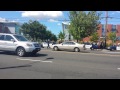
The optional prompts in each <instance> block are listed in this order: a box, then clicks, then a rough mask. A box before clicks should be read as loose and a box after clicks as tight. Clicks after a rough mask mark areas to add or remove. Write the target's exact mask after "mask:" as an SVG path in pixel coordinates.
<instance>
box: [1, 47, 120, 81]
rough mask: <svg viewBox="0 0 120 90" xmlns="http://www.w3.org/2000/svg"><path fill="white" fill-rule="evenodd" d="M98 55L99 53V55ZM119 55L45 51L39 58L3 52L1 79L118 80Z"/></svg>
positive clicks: (42, 51) (41, 52)
mask: <svg viewBox="0 0 120 90" xmlns="http://www.w3.org/2000/svg"><path fill="white" fill-rule="evenodd" d="M96 52H97V53H96ZM119 58H120V53H119V52H118V53H116V54H115V53H114V54H113V53H108V52H106V51H97V50H96V51H90V52H78V53H76V52H67V51H52V50H51V49H42V50H41V51H40V52H39V53H38V54H37V55H36V56H27V57H18V56H16V55H14V54H6V53H4V52H0V78H1V79H16V78H17V79H96V78H97V79H101V78H102V79H104V78H105V79H106V78H107V79H109V78H111V79H119V78H120V59H119Z"/></svg>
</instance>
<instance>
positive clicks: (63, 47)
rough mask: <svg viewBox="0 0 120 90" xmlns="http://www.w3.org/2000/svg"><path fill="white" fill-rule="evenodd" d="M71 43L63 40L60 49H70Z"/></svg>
mask: <svg viewBox="0 0 120 90" xmlns="http://www.w3.org/2000/svg"><path fill="white" fill-rule="evenodd" d="M68 46H69V43H68V42H63V43H62V44H61V45H60V46H59V49H61V50H68Z"/></svg>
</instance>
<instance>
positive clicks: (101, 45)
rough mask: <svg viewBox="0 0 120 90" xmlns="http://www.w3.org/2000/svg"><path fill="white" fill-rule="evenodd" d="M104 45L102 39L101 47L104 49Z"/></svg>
mask: <svg viewBox="0 0 120 90" xmlns="http://www.w3.org/2000/svg"><path fill="white" fill-rule="evenodd" d="M103 47H104V43H103V41H102V42H101V44H100V48H101V49H103Z"/></svg>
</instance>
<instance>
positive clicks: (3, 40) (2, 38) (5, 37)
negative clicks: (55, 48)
mask: <svg viewBox="0 0 120 90" xmlns="http://www.w3.org/2000/svg"><path fill="white" fill-rule="evenodd" d="M40 50H41V45H39V43H37V42H30V41H28V40H27V39H26V38H25V37H24V36H21V35H17V34H5V33H0V51H12V52H15V53H16V54H17V55H18V56H20V57H22V56H25V55H26V53H32V54H34V55H35V54H36V53H37V52H39V51H40Z"/></svg>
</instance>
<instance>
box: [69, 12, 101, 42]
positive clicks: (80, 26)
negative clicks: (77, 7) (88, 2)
mask: <svg viewBox="0 0 120 90" xmlns="http://www.w3.org/2000/svg"><path fill="white" fill-rule="evenodd" d="M69 18H70V26H69V33H70V34H71V35H72V36H73V38H74V39H76V40H77V42H78V41H79V40H82V38H85V37H87V36H90V35H92V34H93V33H94V32H96V31H97V30H98V29H99V27H98V25H99V24H100V22H99V20H100V13H97V12H96V11H89V12H88V13H87V12H85V11H70V12H69Z"/></svg>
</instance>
